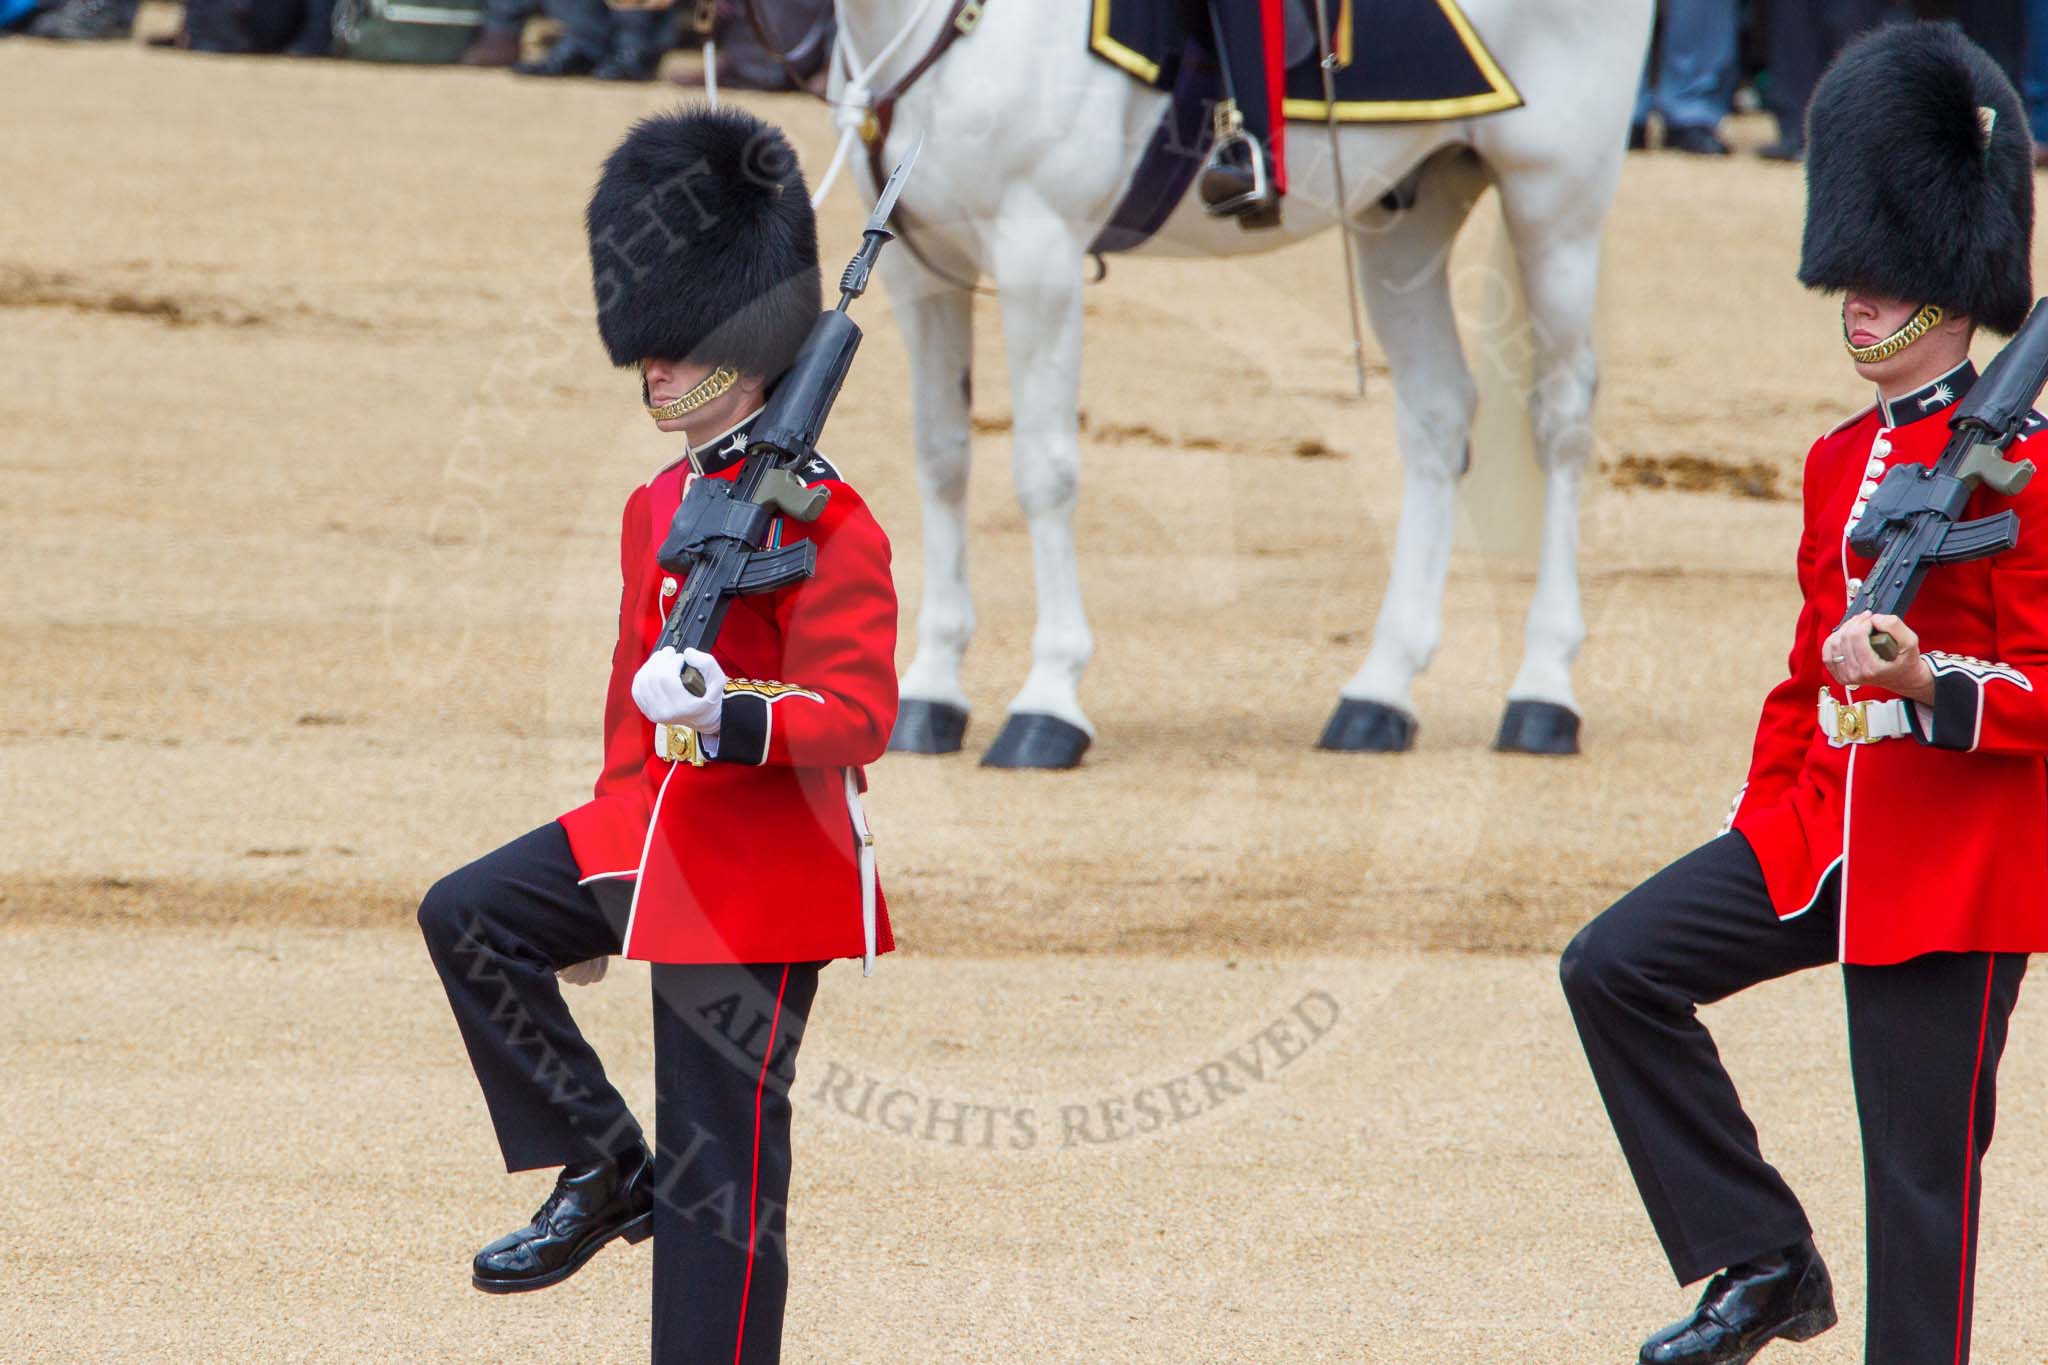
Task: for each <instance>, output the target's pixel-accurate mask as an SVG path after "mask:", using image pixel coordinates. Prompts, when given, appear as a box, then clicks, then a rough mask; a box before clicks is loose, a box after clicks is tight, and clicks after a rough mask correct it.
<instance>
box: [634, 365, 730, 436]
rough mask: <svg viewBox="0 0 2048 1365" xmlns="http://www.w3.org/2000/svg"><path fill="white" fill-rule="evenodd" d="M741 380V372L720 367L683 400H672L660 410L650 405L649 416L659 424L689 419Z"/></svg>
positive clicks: (727, 367)
mask: <svg viewBox="0 0 2048 1365" xmlns="http://www.w3.org/2000/svg"><path fill="white" fill-rule="evenodd" d="M739 379H740V376H739V371H737V370H735V369H732V368H731V367H730V366H726V365H720V366H719V367H718V368H717V369H715V370H713V371H712V372H711V373H710V374H708V375H706V376H705V378H704V382H703V383H701V384H699V385H698V386H697V387H696V388H694V389H691V390H690V391H689V392H688V393H686V394H684V395H683V396H682V397H681V398H671V399H669V401H668V402H666V403H663V404H662V405H661V406H660V407H658V408H657V407H654V406H653V405H652V404H650V405H649V406H648V408H647V415H648V416H649V417H652V418H653V419H654V420H655V421H657V422H666V421H668V420H669V419H670V418H674V417H687V416H689V415H690V414H691V413H693V412H695V411H696V410H697V409H698V408H701V407H703V406H704V405H705V404H706V403H709V402H710V401H711V400H712V399H714V398H718V397H720V396H722V395H723V394H724V393H725V392H726V390H728V389H730V388H731V387H732V386H733V385H734V384H737V383H739Z"/></svg>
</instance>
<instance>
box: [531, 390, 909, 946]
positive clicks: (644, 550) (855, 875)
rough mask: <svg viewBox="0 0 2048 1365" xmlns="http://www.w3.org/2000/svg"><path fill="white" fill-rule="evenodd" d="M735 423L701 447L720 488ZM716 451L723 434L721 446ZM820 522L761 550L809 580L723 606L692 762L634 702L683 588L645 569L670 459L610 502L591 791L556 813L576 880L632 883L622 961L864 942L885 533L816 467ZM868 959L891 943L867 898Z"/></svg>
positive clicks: (885, 609)
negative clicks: (613, 544)
mask: <svg viewBox="0 0 2048 1365" xmlns="http://www.w3.org/2000/svg"><path fill="white" fill-rule="evenodd" d="M744 431H745V424H742V425H741V427H739V428H735V430H734V432H732V433H728V436H730V437H732V438H733V439H731V440H725V441H724V444H723V445H722V446H720V447H719V448H718V449H716V450H713V451H710V452H700V455H699V458H700V460H702V461H703V463H704V465H705V473H704V474H703V475H702V476H701V477H706V478H720V479H731V478H733V477H735V476H736V475H737V474H738V471H739V462H740V459H741V457H742V455H743V454H744V450H745V441H744ZM721 440H724V438H721ZM799 473H800V476H801V477H803V478H805V479H806V480H807V481H809V482H810V483H812V484H815V485H818V486H822V487H825V488H828V489H830V490H831V499H830V501H828V502H827V503H826V505H825V511H824V513H823V515H821V516H820V517H819V518H818V520H817V521H815V522H812V523H810V524H809V525H805V524H804V523H801V522H797V521H793V520H789V519H786V518H784V519H780V520H778V522H777V523H776V532H775V535H776V536H777V537H778V538H779V539H778V540H776V541H775V542H772V543H788V542H790V541H794V540H798V539H805V538H808V539H809V540H811V541H813V542H814V543H815V544H816V545H817V547H818V567H817V573H816V575H815V576H814V577H812V578H811V579H809V580H807V581H805V582H803V583H799V584H797V585H795V586H793V587H789V588H784V589H782V590H780V591H777V592H773V593H765V594H761V595H759V596H755V597H743V598H740V599H738V600H737V601H735V602H734V603H733V604H732V607H731V610H730V611H729V612H728V614H727V616H726V618H725V624H724V626H723V628H722V629H721V630H720V632H719V636H718V641H717V643H716V644H715V645H714V646H713V647H712V649H711V651H710V652H711V654H712V655H713V657H715V658H716V659H717V660H718V662H719V665H720V666H721V667H722V668H724V669H725V671H726V673H727V674H728V675H730V678H731V681H730V682H729V683H728V686H727V690H726V699H725V708H724V718H723V720H722V723H721V728H720V733H719V737H718V738H719V746H718V753H717V756H716V757H715V758H713V759H712V760H710V761H708V762H706V763H705V764H704V766H702V767H693V766H692V765H690V764H689V763H687V762H683V763H671V762H670V761H669V760H668V759H666V758H664V757H662V756H661V755H659V754H657V753H656V752H655V747H656V746H655V727H654V725H653V724H652V723H651V722H649V721H648V720H647V718H646V717H644V716H642V715H641V714H640V710H639V708H638V707H637V706H635V705H634V704H633V695H632V683H633V675H634V674H635V673H636V672H637V671H638V670H639V668H640V665H641V664H643V663H645V662H646V660H647V656H648V655H650V654H652V653H653V652H654V650H655V647H656V641H657V639H658V638H659V637H660V634H661V628H662V623H663V621H664V619H665V617H666V615H667V612H668V609H669V607H670V605H671V604H673V602H674V601H675V598H676V592H677V589H678V587H679V585H678V584H677V582H676V580H675V578H674V576H673V575H670V574H668V573H666V572H665V571H664V570H663V569H662V567H661V565H660V564H659V563H657V562H656V560H655V552H656V550H657V549H658V548H659V546H660V544H661V542H662V539H663V537H665V536H666V535H667V534H668V529H669V523H670V521H671V519H672V518H673V517H674V515H675V510H676V507H677V505H678V504H679V503H680V502H681V501H682V497H683V492H684V490H685V489H686V488H687V487H688V485H689V483H690V482H691V481H692V480H694V479H696V478H698V477H700V476H699V475H698V474H696V473H695V472H694V471H693V470H692V469H691V468H690V466H689V464H688V463H687V462H682V461H679V462H677V463H676V464H673V465H670V466H669V467H668V468H666V469H664V470H662V471H661V472H660V473H659V474H657V475H655V476H654V478H653V479H651V480H649V481H648V483H647V484H646V485H644V486H643V487H641V488H638V489H635V490H634V492H633V494H632V496H631V497H629V498H628V499H627V500H626V511H625V518H624V528H623V532H622V535H621V543H620V548H619V560H620V563H619V568H620V574H621V576H622V578H623V580H624V590H623V594H622V597H621V600H620V604H619V639H618V645H617V647H616V648H615V649H614V650H613V652H612V673H611V685H610V689H609V692H608V695H607V697H606V700H605V727H604V728H605V754H604V769H603V771H602V772H600V773H599V774H598V779H597V788H596V792H595V795H594V798H593V799H592V800H591V801H589V802H587V803H586V804H584V805H582V806H579V807H577V808H576V809H575V810H572V811H570V812H568V813H567V814H565V815H563V816H562V817H561V824H562V826H563V828H564V829H565V830H567V831H568V835H569V845H570V847H571V849H573V850H574V852H575V855H576V865H577V868H578V870H579V871H580V872H581V874H582V876H583V880H584V881H585V882H592V881H597V880H601V879H611V878H622V879H623V878H631V879H633V880H634V883H635V885H634V892H633V909H632V914H631V918H630V919H629V921H628V923H627V928H626V940H625V946H624V953H625V955H626V956H627V957H631V958H639V959H642V960H645V961H651V962H697V963H703V962H808V961H815V960H824V959H829V958H836V957H858V956H860V955H861V953H862V950H863V933H862V886H861V872H860V865H859V857H858V854H859V848H860V841H859V837H858V835H857V833H856V816H857V810H856V809H855V807H856V806H857V803H858V796H857V792H858V791H859V790H865V785H866V784H865V781H864V780H863V777H862V774H861V769H862V767H863V766H864V765H866V764H868V763H872V762H874V760H875V759H877V758H879V757H880V756H881V754H882V751H883V750H884V749H885V748H886V747H887V745H888V741H889V732H890V729H891V728H892V727H893V726H894V724H895V721H896V664H895V651H896V590H895V585H894V583H893V581H892V580H891V578H890V574H889V541H888V537H886V536H885V535H883V533H882V528H881V527H880V526H879V525H878V524H877V523H876V521H875V518H874V516H873V514H872V513H870V512H869V511H868V508H867V505H866V504H865V503H863V502H862V501H861V498H860V495H859V494H858V493H856V492H854V490H853V489H852V488H850V487H848V486H847V485H846V484H845V483H844V482H842V481H841V480H840V478H839V475H838V472H837V471H836V470H834V469H832V467H831V466H830V465H829V464H827V463H826V462H825V461H823V460H818V461H814V462H813V463H812V464H811V465H809V466H806V467H805V468H804V469H802V470H800V471H799ZM875 895H876V945H875V946H876V949H877V951H880V952H887V951H889V949H890V948H891V947H893V946H894V945H893V941H892V939H891V936H890V932H889V919H888V910H887V906H886V904H885V903H883V901H882V899H881V895H880V890H879V888H877V889H876V893H875Z"/></svg>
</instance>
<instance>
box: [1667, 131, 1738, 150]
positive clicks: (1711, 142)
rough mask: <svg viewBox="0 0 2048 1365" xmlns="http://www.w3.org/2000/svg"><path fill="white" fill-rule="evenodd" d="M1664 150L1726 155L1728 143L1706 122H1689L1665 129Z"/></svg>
mask: <svg viewBox="0 0 2048 1365" xmlns="http://www.w3.org/2000/svg"><path fill="white" fill-rule="evenodd" d="M1664 150H1665V151H1667V152H1690V153H1691V154H1692V155H1694V156H1726V155H1728V144H1727V143H1725V142H1723V141H1721V138H1720V135H1719V134H1717V133H1716V132H1715V131H1714V130H1713V129H1712V128H1709V127H1707V126H1706V125H1705V124H1700V123H1688V124H1683V125H1681V126H1678V127H1673V128H1666V129H1665V130H1664Z"/></svg>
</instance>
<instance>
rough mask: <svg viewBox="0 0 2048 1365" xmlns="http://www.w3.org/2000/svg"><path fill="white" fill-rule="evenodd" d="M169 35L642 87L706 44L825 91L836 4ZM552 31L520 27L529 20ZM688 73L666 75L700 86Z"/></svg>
mask: <svg viewBox="0 0 2048 1365" xmlns="http://www.w3.org/2000/svg"><path fill="white" fill-rule="evenodd" d="M140 7H141V0H0V35H7V34H20V35H24V36H27V37H31V38H48V39H54V40H58V41H67V42H89V41H106V40H125V39H128V38H130V37H132V35H133V34H134V30H135V20H136V15H137V12H138V10H139V9H140ZM181 8H182V11H183V13H182V18H181V20H180V22H179V25H178V27H177V29H176V31H175V32H170V33H163V34H160V35H158V36H156V37H153V38H151V39H149V40H148V41H149V42H150V44H151V45H152V46H156V47H173V48H184V49H187V50H190V51H195V52H231V53H245V54H246V53H275V54H280V55H284V56H294V57H355V58H363V59H367V60H372V61H394V62H415V63H453V64H457V65H462V66H475V67H504V68H507V69H509V70H511V71H513V72H515V73H516V74H518V75H521V76H531V77H536V78H549V77H553V78H566V77H589V78H592V79H595V80H605V81H651V80H654V79H656V78H657V76H659V75H660V74H661V71H662V59H663V58H664V57H666V56H667V55H668V54H669V53H670V52H671V51H674V50H676V49H678V48H690V47H699V46H703V45H704V44H705V43H707V42H712V43H715V60H716V66H715V69H714V70H712V71H711V72H710V73H709V74H710V75H711V76H712V78H714V79H715V80H716V81H717V82H718V84H719V85H720V86H721V87H725V88H731V89H737V90H792V89H798V88H810V89H813V90H822V89H823V86H824V80H825V63H826V60H827V58H828V57H829V56H830V55H831V51H832V42H833V37H834V33H835V26H834V22H833V13H832V0H753V3H752V4H751V5H750V4H749V3H748V0H613V3H607V0H184V3H183V5H182V7H181ZM537 18H538V19H542V20H545V21H547V22H545V23H542V24H539V25H536V26H534V28H533V29H531V30H530V29H529V27H528V21H529V20H532V19H537ZM705 78H706V70H705V68H704V66H702V65H701V64H686V65H684V66H682V67H680V68H678V69H677V70H676V72H675V74H674V75H673V76H672V77H671V79H673V80H674V81H675V82H676V83H677V84H679V85H701V84H702V83H703V82H704V80H705Z"/></svg>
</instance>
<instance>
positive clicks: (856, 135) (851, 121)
mask: <svg viewBox="0 0 2048 1365" xmlns="http://www.w3.org/2000/svg"><path fill="white" fill-rule="evenodd" d="M938 3H939V0H923V3H921V4H919V5H918V7H917V8H916V9H915V10H913V11H912V12H911V15H910V18H909V19H908V20H906V21H905V22H904V25H903V27H902V28H901V29H900V30H898V32H897V34H896V36H895V37H894V38H891V39H890V40H889V41H888V42H887V43H886V44H884V45H883V47H882V50H881V51H880V52H878V53H876V54H875V59H874V60H873V61H871V62H869V63H868V64H867V65H866V66H862V65H861V62H860V54H859V53H857V52H855V51H854V50H853V41H852V39H850V38H848V37H847V34H846V18H845V16H844V15H841V14H840V13H839V9H840V6H839V4H838V2H837V0H834V3H833V6H832V9H833V14H834V16H835V17H836V18H837V19H838V30H839V31H838V35H837V37H836V38H834V40H833V44H832V60H834V61H843V62H844V63H845V64H846V88H845V91H844V92H843V94H842V96H841V98H839V99H837V100H833V101H830V103H831V105H832V126H833V127H834V128H837V129H838V130H839V146H838V147H837V148H835V149H834V151H833V153H832V163H831V164H830V165H829V166H827V167H826V168H825V174H824V176H823V177H822V178H821V179H820V180H819V181H818V188H817V190H816V191H815V192H814V193H813V194H812V195H811V205H812V207H816V206H817V205H819V204H822V203H824V202H825V197H826V196H827V195H829V194H831V193H832V186H833V185H834V184H835V183H836V182H837V181H838V179H839V172H840V171H841V170H842V169H844V168H845V166H846V158H847V157H848V156H849V155H850V154H851V153H852V151H853V144H854V143H855V142H857V141H858V140H859V139H860V135H861V129H862V128H863V127H865V126H866V124H867V121H868V118H869V116H870V115H872V114H873V112H874V108H875V90H874V79H875V75H876V73H877V72H879V71H880V70H881V69H882V68H883V67H884V66H886V65H888V63H889V62H890V60H891V59H893V58H894V57H895V56H896V54H897V52H898V51H900V50H901V49H902V47H903V45H904V44H905V43H907V42H909V41H910V36H911V35H912V34H913V33H916V32H917V31H918V29H920V28H921V27H923V25H924V20H925V16H926V15H927V14H929V13H931V10H932V7H933V6H934V5H936V4H938Z"/></svg>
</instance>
